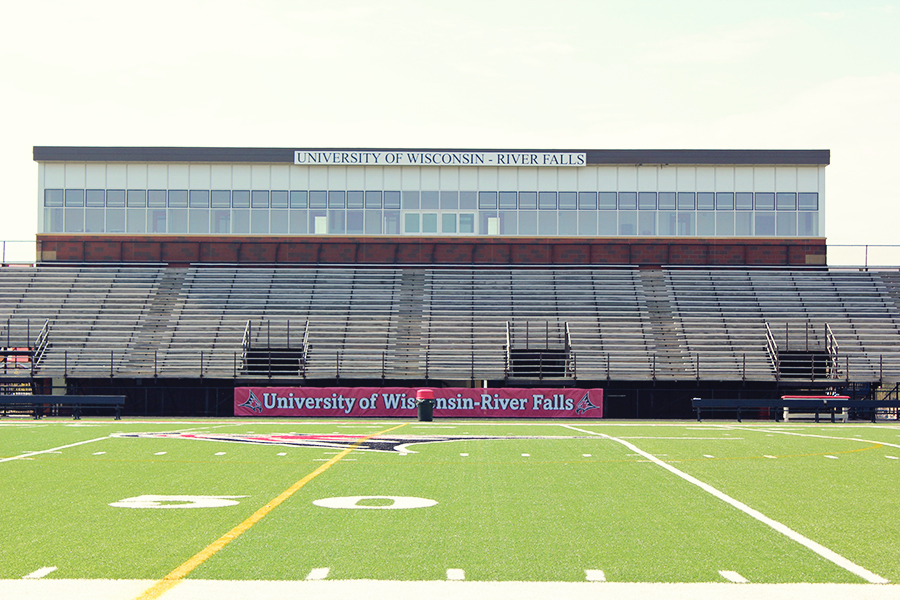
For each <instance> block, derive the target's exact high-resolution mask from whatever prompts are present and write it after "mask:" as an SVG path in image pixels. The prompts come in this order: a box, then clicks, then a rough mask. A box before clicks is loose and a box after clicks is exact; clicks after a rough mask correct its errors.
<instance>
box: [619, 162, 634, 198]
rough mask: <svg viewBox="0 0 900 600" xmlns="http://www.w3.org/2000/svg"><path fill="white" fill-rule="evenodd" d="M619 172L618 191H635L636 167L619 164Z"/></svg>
mask: <svg viewBox="0 0 900 600" xmlns="http://www.w3.org/2000/svg"><path fill="white" fill-rule="evenodd" d="M618 172H619V191H620V192H636V191H637V167H635V166H632V165H627V166H621V167H619V168H618Z"/></svg>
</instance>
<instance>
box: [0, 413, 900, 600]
mask: <svg viewBox="0 0 900 600" xmlns="http://www.w3.org/2000/svg"><path fill="white" fill-rule="evenodd" d="M0 502H2V506H3V509H2V513H0V514H2V518H0V579H4V580H14V579H21V578H23V577H24V578H32V579H36V578H43V579H53V578H61V579H88V580H89V579H129V580H154V581H162V580H164V579H165V578H168V580H169V581H176V580H180V579H187V580H190V579H204V580H305V579H328V580H358V579H365V580H387V581H403V580H405V581H435V580H446V579H465V580H466V581H528V582H579V581H580V582H584V581H590V580H593V581H607V582H673V583H689V582H743V581H747V582H751V583H866V582H869V583H885V582H894V581H900V427H898V426H894V425H888V424H876V425H871V424H831V423H827V424H826V423H821V424H811V423H808V424H782V423H777V424H776V423H771V422H767V423H749V424H748V423H744V424H740V423H736V422H704V423H692V422H678V423H669V422H663V423H660V422H656V423H637V422H604V421H566V422H561V421H554V422H546V421H543V422H535V421H435V422H433V423H419V422H401V421H378V422H373V421H334V420H327V421H326V420H314V421H309V420H266V421H258V420H246V419H245V420H180V421H179V420H168V421H150V420H128V419H126V420H122V421H113V420H82V421H71V420H65V419H59V420H56V419H44V420H41V421H32V420H24V419H3V420H0ZM163 591H164V590H162V591H160V592H159V593H160V594H161V593H162V592H163Z"/></svg>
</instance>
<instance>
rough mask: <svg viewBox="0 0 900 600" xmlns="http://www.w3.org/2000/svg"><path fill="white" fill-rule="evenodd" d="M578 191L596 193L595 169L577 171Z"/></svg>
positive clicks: (586, 168)
mask: <svg viewBox="0 0 900 600" xmlns="http://www.w3.org/2000/svg"><path fill="white" fill-rule="evenodd" d="M520 170H521V169H520ZM578 191H579V192H596V191H597V167H581V168H579V169H578Z"/></svg>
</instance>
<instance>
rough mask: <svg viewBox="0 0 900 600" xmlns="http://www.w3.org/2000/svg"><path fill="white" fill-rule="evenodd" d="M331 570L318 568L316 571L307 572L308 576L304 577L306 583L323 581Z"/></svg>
mask: <svg viewBox="0 0 900 600" xmlns="http://www.w3.org/2000/svg"><path fill="white" fill-rule="evenodd" d="M330 570H331V569H330V568H329V567H320V568H318V569H313V570H312V571H310V572H309V575H307V576H306V580H307V581H318V580H320V579H325V578H326V577H328V571H330Z"/></svg>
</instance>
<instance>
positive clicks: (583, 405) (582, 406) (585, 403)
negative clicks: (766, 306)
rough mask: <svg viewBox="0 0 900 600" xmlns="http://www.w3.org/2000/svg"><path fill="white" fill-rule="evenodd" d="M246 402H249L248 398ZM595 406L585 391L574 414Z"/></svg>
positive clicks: (580, 413)
mask: <svg viewBox="0 0 900 600" xmlns="http://www.w3.org/2000/svg"><path fill="white" fill-rule="evenodd" d="M247 402H249V400H248V401H247ZM257 402H259V401H258V400H257ZM595 408H600V407H599V406H597V405H595V404H594V403H593V402H591V399H590V398H589V397H588V394H587V393H585V395H584V397H583V398H582V399H581V400H579V401H578V405H577V406H576V407H575V414H576V415H583V414H584V413H586V412H587V411H589V410H593V409H595Z"/></svg>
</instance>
